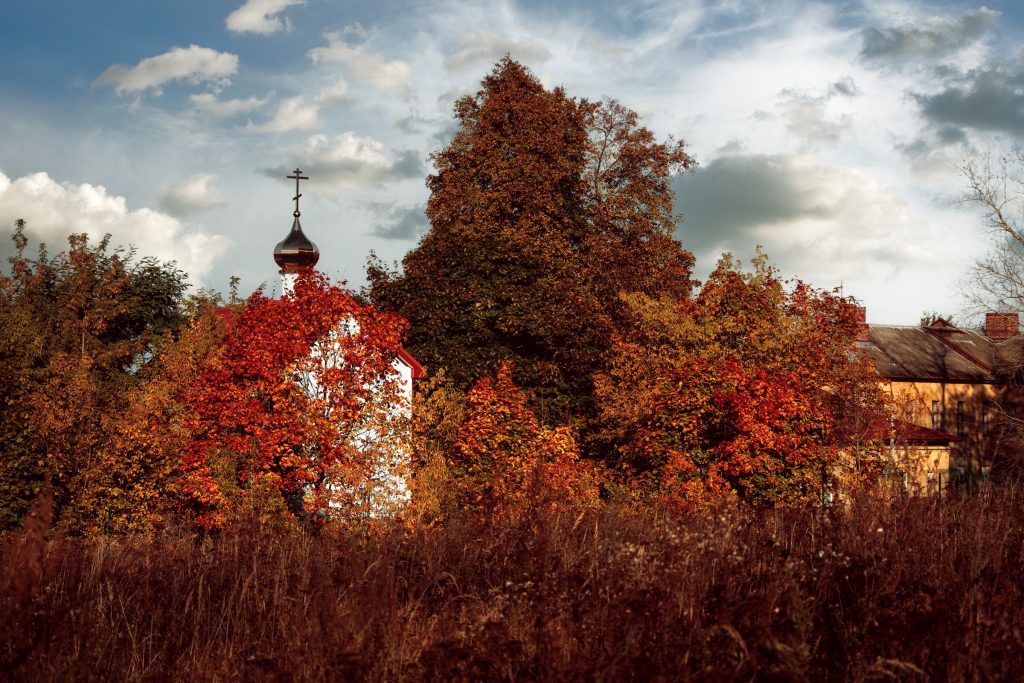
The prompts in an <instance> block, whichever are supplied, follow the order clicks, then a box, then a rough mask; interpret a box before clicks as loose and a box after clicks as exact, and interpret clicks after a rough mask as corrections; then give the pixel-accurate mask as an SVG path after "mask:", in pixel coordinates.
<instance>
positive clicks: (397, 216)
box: [367, 202, 429, 241]
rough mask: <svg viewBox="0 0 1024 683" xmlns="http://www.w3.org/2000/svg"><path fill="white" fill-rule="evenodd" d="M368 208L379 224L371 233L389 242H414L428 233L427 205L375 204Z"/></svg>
mask: <svg viewBox="0 0 1024 683" xmlns="http://www.w3.org/2000/svg"><path fill="white" fill-rule="evenodd" d="M367 208H369V209H370V211H371V212H372V213H373V214H374V215H375V216H376V217H377V224H376V225H375V226H374V228H373V231H372V232H371V233H370V234H371V235H374V236H375V237H382V238H384V239H387V240H407V241H408V240H414V239H416V238H417V237H419V236H420V235H421V234H422V233H423V232H425V231H426V229H427V226H428V225H429V223H428V222H427V214H426V205H425V204H417V205H416V206H407V207H401V206H395V205H394V204H384V203H379V202H373V203H370V204H368V205H367Z"/></svg>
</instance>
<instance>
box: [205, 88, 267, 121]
mask: <svg viewBox="0 0 1024 683" xmlns="http://www.w3.org/2000/svg"><path fill="white" fill-rule="evenodd" d="M267 99H268V98H262V99H260V98H258V97H247V98H245V99H244V100H243V99H233V100H221V99H218V98H217V96H216V95H214V94H213V93H198V94H195V95H191V96H189V98H188V100H189V102H190V103H191V105H192V108H193V109H195V110H196V111H198V112H201V113H203V114H207V115H209V116H212V117H213V118H216V119H227V118H231V117H232V116H238V115H239V114H251V113H253V112H255V111H259V110H260V109H262V108H263V107H264V106H266V104H267Z"/></svg>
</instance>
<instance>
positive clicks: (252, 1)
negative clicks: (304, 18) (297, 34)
mask: <svg viewBox="0 0 1024 683" xmlns="http://www.w3.org/2000/svg"><path fill="white" fill-rule="evenodd" d="M304 4H306V0H246V3H245V4H244V5H242V6H241V7H239V8H238V9H236V10H235V11H234V12H232V13H231V14H229V15H228V18H227V19H226V20H225V24H227V27H228V30H229V31H235V32H236V33H259V34H261V35H270V34H271V33H277V32H278V31H280V30H281V29H283V28H285V25H284V24H283V23H281V20H280V19H278V18H277V15H278V14H280V13H281V12H283V11H284V10H286V9H287V8H289V7H291V6H292V5H304Z"/></svg>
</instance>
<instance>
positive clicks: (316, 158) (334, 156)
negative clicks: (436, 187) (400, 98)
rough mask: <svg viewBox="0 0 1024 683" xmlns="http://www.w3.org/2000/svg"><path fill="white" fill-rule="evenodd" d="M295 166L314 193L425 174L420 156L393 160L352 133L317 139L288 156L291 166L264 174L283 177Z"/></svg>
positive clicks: (406, 153)
mask: <svg viewBox="0 0 1024 683" xmlns="http://www.w3.org/2000/svg"><path fill="white" fill-rule="evenodd" d="M295 166H300V167H301V168H302V170H303V172H304V173H306V175H308V176H309V177H310V182H309V185H308V187H309V190H310V191H311V192H317V191H318V190H320V189H326V190H328V191H329V192H330V191H334V190H337V189H340V188H346V187H371V186H374V185H379V184H381V183H384V182H388V181H392V180H401V179H404V178H418V177H422V176H423V174H424V170H423V160H422V158H421V155H420V154H417V153H416V152H412V151H404V152H400V153H399V154H398V155H397V156H396V157H394V158H392V157H389V156H388V155H387V154H386V153H385V152H384V146H383V145H382V144H381V143H380V142H378V141H376V140H374V139H372V138H363V137H359V136H358V135H356V134H355V133H352V132H346V133H342V134H341V135H338V136H335V137H333V138H330V137H328V136H326V135H314V136H312V137H310V138H309V139H307V140H306V141H305V142H304V143H302V145H300V146H299V147H298V148H296V149H295V150H293V151H292V152H291V153H290V154H289V162H288V164H286V165H282V166H277V167H274V168H265V169H261V171H262V172H263V173H265V174H266V175H269V176H270V177H272V178H277V177H284V176H286V175H287V174H288V173H290V172H291V169H292V168H293V167H295Z"/></svg>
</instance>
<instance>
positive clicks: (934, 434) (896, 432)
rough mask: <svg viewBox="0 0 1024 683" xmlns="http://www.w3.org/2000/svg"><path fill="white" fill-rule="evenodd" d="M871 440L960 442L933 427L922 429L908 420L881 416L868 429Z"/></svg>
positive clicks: (931, 442)
mask: <svg viewBox="0 0 1024 683" xmlns="http://www.w3.org/2000/svg"><path fill="white" fill-rule="evenodd" d="M866 436H867V437H868V438H871V439H889V438H890V437H895V438H896V439H897V440H899V441H902V442H906V443H915V444H928V445H943V444H950V443H953V442H954V441H960V437H958V436H954V435H952V434H950V433H949V432H944V431H941V430H938V429H932V428H931V427H922V426H921V425H916V424H914V423H912V422H907V421H906V420H900V419H898V418H893V419H892V421H891V422H890V421H889V418H887V417H885V416H882V415H879V416H878V417H876V418H875V420H874V421H873V423H872V424H871V426H870V427H869V428H868V433H867V435H866Z"/></svg>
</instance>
